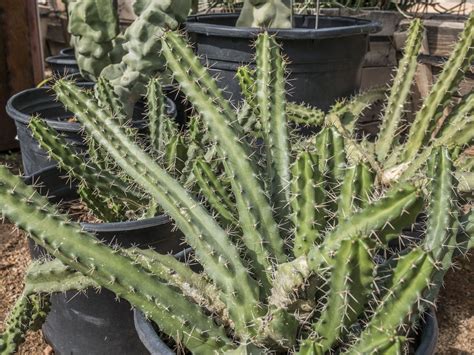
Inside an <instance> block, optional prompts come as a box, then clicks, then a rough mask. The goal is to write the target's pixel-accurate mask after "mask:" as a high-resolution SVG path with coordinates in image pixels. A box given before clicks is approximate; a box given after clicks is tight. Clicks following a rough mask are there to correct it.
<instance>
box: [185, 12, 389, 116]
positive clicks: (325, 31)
mask: <svg viewBox="0 0 474 355" xmlns="http://www.w3.org/2000/svg"><path fill="white" fill-rule="evenodd" d="M237 18H238V14H212V15H202V16H191V17H189V18H188V20H187V22H186V30H187V32H188V33H189V36H190V39H191V42H192V43H194V44H195V50H196V53H197V54H198V55H200V56H201V57H202V60H203V61H204V63H205V64H206V65H208V66H209V67H210V68H211V72H214V73H215V74H217V76H218V77H219V78H220V80H219V85H220V86H221V87H222V88H223V89H225V90H226V92H227V95H228V97H229V98H231V99H232V100H239V99H240V97H241V93H240V88H239V85H238V82H237V80H236V79H235V74H236V71H237V68H238V67H239V66H241V65H245V64H251V65H254V64H255V62H254V59H255V49H254V47H253V43H254V41H255V39H256V38H257V35H258V34H259V33H260V32H261V30H259V29H255V28H239V27H235V24H236V21H237ZM380 28H381V27H380V25H379V24H378V23H375V22H371V21H368V20H361V19H356V18H348V17H323V16H321V17H320V18H319V29H315V16H314V15H297V16H295V26H294V28H292V29H269V30H268V32H269V33H271V34H274V35H275V36H276V39H277V41H278V42H279V43H280V44H281V45H282V48H283V53H284V54H285V56H286V57H287V58H288V61H289V64H288V66H287V70H288V73H289V76H288V84H287V85H288V89H289V91H288V99H289V100H291V101H294V102H298V103H302V102H304V103H306V104H310V105H312V106H317V107H319V108H321V109H328V108H329V107H330V106H331V105H332V104H333V103H334V101H335V100H336V99H337V98H340V97H346V96H349V95H351V94H353V93H354V92H356V91H357V90H358V89H359V87H360V80H361V70H362V63H363V61H364V57H365V54H366V53H367V50H368V45H369V34H370V33H375V32H377V31H379V30H380Z"/></svg>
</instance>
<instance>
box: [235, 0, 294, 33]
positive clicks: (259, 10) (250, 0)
mask: <svg viewBox="0 0 474 355" xmlns="http://www.w3.org/2000/svg"><path fill="white" fill-rule="evenodd" d="M291 5H292V2H291V0H246V1H245V2H244V6H243V8H242V11H241V13H240V16H239V19H238V20H237V27H264V28H291V27H292V12H293V9H292V6H291Z"/></svg>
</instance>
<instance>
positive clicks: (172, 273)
mask: <svg viewBox="0 0 474 355" xmlns="http://www.w3.org/2000/svg"><path fill="white" fill-rule="evenodd" d="M122 252H123V253H124V254H125V255H127V256H128V257H130V258H131V259H133V260H135V262H137V263H138V264H140V265H141V266H143V267H144V268H145V269H147V270H150V272H152V273H153V275H156V276H158V277H159V278H160V279H162V280H163V281H166V282H168V283H169V285H170V286H173V287H177V288H178V289H180V290H181V292H183V294H184V295H185V296H186V297H189V298H190V299H192V300H193V302H194V303H196V304H199V305H200V306H201V307H204V308H206V309H207V310H209V311H210V312H211V313H212V314H215V315H217V316H218V317H219V321H220V322H221V323H223V324H225V325H229V326H233V324H232V322H231V321H230V319H229V314H228V311H227V309H226V307H225V304H224V303H223V302H222V301H221V299H220V291H219V290H218V289H217V288H216V287H215V286H214V285H213V284H212V283H211V282H209V280H207V279H206V278H205V277H204V276H203V274H198V273H196V272H194V271H193V270H191V268H190V267H189V266H187V265H185V264H184V263H182V262H180V261H178V260H177V259H176V258H175V257H174V256H172V255H162V254H159V253H157V252H155V251H154V250H152V249H147V250H141V249H138V248H133V249H126V250H123V251H122Z"/></svg>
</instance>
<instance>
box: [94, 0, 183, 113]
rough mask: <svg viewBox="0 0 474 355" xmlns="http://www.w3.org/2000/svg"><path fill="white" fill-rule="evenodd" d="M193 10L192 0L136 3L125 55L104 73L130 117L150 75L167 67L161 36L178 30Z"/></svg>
mask: <svg viewBox="0 0 474 355" xmlns="http://www.w3.org/2000/svg"><path fill="white" fill-rule="evenodd" d="M190 9H191V1H190V0H179V1H177V0H173V1H169V0H167V1H147V0H137V1H136V2H135V4H134V11H135V13H136V15H137V19H136V20H135V21H134V22H133V23H132V24H131V25H130V26H129V27H128V28H127V30H126V31H125V34H124V36H125V41H124V43H123V48H125V50H126V54H125V55H124V56H123V57H122V58H121V61H120V63H117V64H112V65H109V66H108V67H106V68H105V69H104V70H103V71H102V73H101V75H103V76H105V77H106V78H107V79H109V80H110V82H111V83H112V85H113V86H114V89H115V92H116V94H117V95H118V96H119V97H120V99H121V100H122V101H123V102H124V103H126V106H127V109H128V112H127V113H128V115H129V117H130V116H131V113H132V109H133V105H134V103H135V102H136V101H137V100H138V99H139V98H140V96H141V95H143V94H145V92H146V84H147V82H148V80H149V78H150V77H153V76H154V75H157V74H159V73H162V72H163V71H164V70H165V64H166V63H165V60H164V59H163V57H162V56H161V55H157V53H160V50H161V42H160V36H161V35H162V34H163V32H164V31H166V30H176V29H177V28H178V27H179V25H180V23H181V22H183V21H184V20H185V19H186V16H187V15H188V13H189V10H190Z"/></svg>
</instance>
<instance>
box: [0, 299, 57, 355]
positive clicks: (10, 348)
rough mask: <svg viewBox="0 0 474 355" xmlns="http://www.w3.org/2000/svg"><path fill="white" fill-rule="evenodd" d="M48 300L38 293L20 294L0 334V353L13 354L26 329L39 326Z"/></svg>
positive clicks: (35, 328)
mask: <svg viewBox="0 0 474 355" xmlns="http://www.w3.org/2000/svg"><path fill="white" fill-rule="evenodd" d="M48 307H49V301H48V300H47V299H46V298H44V297H41V296H39V295H22V296H20V298H19V299H18V300H17V301H16V303H15V306H14V307H13V310H12V311H11V313H10V314H9V316H8V318H7V320H6V322H5V331H4V332H3V333H2V334H1V336H0V353H1V354H5V355H7V354H15V353H16V351H17V348H18V345H20V344H21V343H23V341H24V340H25V336H26V332H27V331H28V330H32V331H36V330H38V329H40V328H41V325H42V324H43V322H44V320H45V319H46V315H47V313H48Z"/></svg>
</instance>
